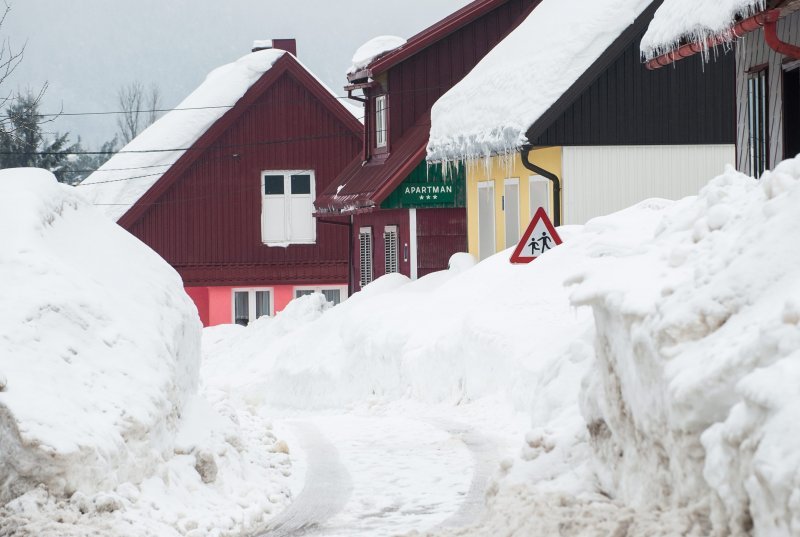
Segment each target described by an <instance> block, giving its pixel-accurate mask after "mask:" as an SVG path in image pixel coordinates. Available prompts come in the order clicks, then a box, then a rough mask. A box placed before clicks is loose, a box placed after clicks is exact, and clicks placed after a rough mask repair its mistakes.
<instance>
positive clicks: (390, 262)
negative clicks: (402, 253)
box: [383, 226, 400, 274]
mask: <svg viewBox="0 0 800 537" xmlns="http://www.w3.org/2000/svg"><path fill="white" fill-rule="evenodd" d="M383 249H384V259H385V260H386V274H394V273H395V272H400V260H399V259H398V258H397V226H386V227H385V228H384V230H383Z"/></svg>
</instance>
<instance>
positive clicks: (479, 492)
mask: <svg viewBox="0 0 800 537" xmlns="http://www.w3.org/2000/svg"><path fill="white" fill-rule="evenodd" d="M429 423H431V424H433V425H435V426H437V427H439V428H441V429H443V430H445V431H447V432H448V433H450V434H452V435H454V436H457V437H459V438H460V439H461V441H462V442H463V443H464V445H465V446H467V449H469V451H470V453H471V454H472V459H473V460H474V461H475V465H474V466H473V473H472V482H471V483H470V487H469V491H468V492H467V494H466V496H464V500H463V501H462V503H461V507H459V509H458V511H456V512H455V513H453V515H451V516H450V517H448V518H447V519H445V520H443V521H442V522H441V523H439V524H437V525H436V526H435V527H434V528H431V530H429V531H436V530H440V529H444V528H451V529H452V528H462V527H466V526H471V525H472V524H474V523H476V522H478V521H479V520H480V519H481V517H482V516H483V514H484V513H485V512H486V490H487V488H488V486H489V479H490V478H491V476H492V474H493V473H494V471H495V469H496V468H497V464H498V462H499V461H498V452H497V446H496V445H495V443H494V442H493V441H492V440H490V439H489V437H487V436H485V435H483V434H481V433H479V432H477V431H476V430H475V429H473V428H472V427H470V426H468V425H466V424H463V423H459V422H456V421H449V420H444V419H433V420H429Z"/></svg>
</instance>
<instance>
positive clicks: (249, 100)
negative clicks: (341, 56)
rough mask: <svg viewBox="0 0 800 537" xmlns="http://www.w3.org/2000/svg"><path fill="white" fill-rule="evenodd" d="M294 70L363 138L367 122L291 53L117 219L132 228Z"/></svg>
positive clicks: (278, 62) (310, 88)
mask: <svg viewBox="0 0 800 537" xmlns="http://www.w3.org/2000/svg"><path fill="white" fill-rule="evenodd" d="M287 72H289V73H291V74H292V75H294V76H295V77H296V78H297V79H298V81H300V82H302V83H303V85H304V86H305V87H306V89H308V90H309V91H310V92H311V93H312V94H313V95H314V96H316V97H317V98H318V99H319V100H320V102H321V103H322V104H323V105H325V106H326V107H327V108H328V109H329V110H330V111H331V113H333V114H334V115H335V116H336V117H337V118H339V119H340V120H341V121H342V123H343V124H344V125H345V126H346V127H347V128H348V129H349V130H350V131H351V132H352V133H353V134H354V135H355V136H356V137H357V138H358V139H359V140H363V137H364V126H363V125H362V124H361V123H360V122H359V121H358V120H357V119H356V118H355V117H354V116H353V114H351V113H350V112H348V111H347V109H346V108H345V107H344V105H343V104H342V103H341V102H340V101H339V99H337V98H336V97H335V96H334V95H332V94H331V93H330V92H329V91H328V90H327V89H326V88H325V87H324V86H323V85H322V83H321V82H320V81H319V80H317V79H316V78H315V77H314V76H313V75H312V74H311V73H309V72H308V70H307V69H306V68H305V67H304V66H303V65H302V64H301V63H300V62H299V61H297V58H295V57H294V56H292V55H291V54H289V53H286V54H284V55H283V56H281V57H280V58H279V59H278V60H277V61H276V62H275V64H274V65H273V66H272V67H271V68H270V69H269V71H267V72H265V73H264V74H263V75H262V77H261V78H260V79H259V80H258V81H257V82H256V83H255V84H253V85H252V86H250V89H248V90H247V91H246V92H245V94H244V96H242V98H241V99H239V101H237V103H236V104H235V105H234V106H233V108H231V109H230V110H228V111H227V112H225V114H224V115H223V116H222V117H221V118H219V119H218V120H217V121H216V123H214V124H213V125H211V127H209V128H208V130H206V132H205V133H203V135H202V136H200V138H198V140H197V141H196V142H195V143H194V144H192V146H191V148H189V150H187V151H186V152H184V154H183V155H181V156H180V158H179V159H178V160H177V161H176V162H175V164H173V165H172V166H170V168H169V169H168V170H167V171H166V172H164V175H162V176H161V178H160V179H159V180H158V181H156V183H155V184H153V186H151V187H150V189H149V190H148V191H147V192H145V194H144V195H143V196H142V197H141V198H139V200H138V201H137V202H136V203H135V204H134V205H133V206H132V207H131V208H130V209H128V211H127V212H126V213H125V214H123V215H122V216H121V217H120V218H119V219H118V220H117V223H118V224H119V225H120V226H121V227H123V228H126V229H129V228H130V227H131V226H133V224H135V223H136V221H137V220H139V218H141V216H142V215H143V214H144V213H145V211H146V210H147V209H148V208H149V207H150V206H151V205H152V204H153V203H155V202H156V201H158V199H159V198H160V197H161V196H162V195H164V193H165V192H166V191H167V189H169V187H170V186H172V184H173V183H174V182H175V181H177V180H178V178H179V177H180V176H181V175H182V174H183V172H185V171H186V170H187V169H188V168H189V167H190V166H191V165H192V164H193V163H194V162H195V161H196V160H197V159H198V158H200V156H202V154H203V149H204V148H207V147H209V146H211V145H212V144H213V143H214V142H215V141H216V140H217V138H219V137H220V136H222V134H224V132H225V131H226V130H227V129H228V128H229V127H230V126H231V125H233V123H234V122H235V121H236V120H237V119H239V118H240V117H241V115H242V114H243V113H244V112H245V111H246V110H247V109H248V108H249V107H250V106H251V105H252V104H253V103H254V102H255V101H256V100H258V98H259V97H261V95H262V94H263V93H264V92H265V91H267V90H268V89H269V88H270V87H271V86H272V85H273V84H274V83H275V82H276V81H277V80H278V79H279V78H280V77H281V76H283V75H284V74H285V73H287Z"/></svg>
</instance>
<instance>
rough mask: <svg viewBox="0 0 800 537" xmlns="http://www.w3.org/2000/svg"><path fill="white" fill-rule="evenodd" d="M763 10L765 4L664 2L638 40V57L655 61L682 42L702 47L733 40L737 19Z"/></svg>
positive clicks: (758, 0)
mask: <svg viewBox="0 0 800 537" xmlns="http://www.w3.org/2000/svg"><path fill="white" fill-rule="evenodd" d="M765 7H766V1H765V0H666V1H665V2H664V3H663V4H662V5H661V7H659V8H658V10H657V11H656V13H655V15H654V16H653V22H651V23H650V27H649V28H648V29H647V33H645V35H644V37H643V38H642V45H641V48H642V55H643V56H644V57H645V58H646V59H648V60H649V59H652V58H655V57H656V56H660V55H661V54H665V53H667V52H670V51H672V50H675V49H676V48H678V47H679V46H680V45H681V44H682V43H683V41H687V42H693V43H701V44H703V45H705V43H706V41H707V40H708V38H710V37H720V36H721V37H725V38H726V39H728V40H732V39H735V38H736V36H734V35H732V34H731V32H730V29H731V26H733V23H734V21H735V20H736V19H737V17H749V16H750V15H753V14H755V13H758V12H759V11H762V10H764V9H765Z"/></svg>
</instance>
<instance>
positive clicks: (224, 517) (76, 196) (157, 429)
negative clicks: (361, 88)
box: [0, 170, 290, 537]
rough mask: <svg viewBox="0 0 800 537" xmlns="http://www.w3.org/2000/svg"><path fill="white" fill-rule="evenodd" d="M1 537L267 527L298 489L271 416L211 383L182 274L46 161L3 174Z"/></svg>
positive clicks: (133, 535)
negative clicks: (203, 379) (203, 378)
mask: <svg viewBox="0 0 800 537" xmlns="http://www.w3.org/2000/svg"><path fill="white" fill-rule="evenodd" d="M0 244H3V250H2V253H0V278H2V280H3V282H4V287H3V300H2V302H0V535H18V536H25V535H31V536H37V537H66V536H73V537H82V536H85V535H89V534H92V535H105V536H109V537H112V536H119V537H123V536H124V537H151V536H152V537H155V536H158V537H173V536H179V535H187V536H190V537H200V536H219V535H222V534H223V533H224V534H237V533H247V532H251V533H255V532H256V531H258V530H259V529H262V528H263V527H264V526H265V524H266V521H267V520H268V519H269V518H270V517H271V516H272V514H274V513H275V512H277V511H278V510H280V509H281V508H282V507H283V506H284V505H285V504H286V503H288V501H289V495H290V493H289V491H288V487H287V486H286V476H287V475H289V469H290V461H289V458H288V455H287V454H286V453H284V452H283V451H285V450H284V449H283V448H281V443H280V442H279V441H278V439H277V438H276V437H275V435H274V434H273V433H272V430H271V424H270V422H269V421H268V420H266V419H265V418H264V417H262V416H260V415H259V413H257V412H251V411H250V410H249V409H247V408H235V407H233V406H232V405H231V403H230V399H229V398H228V397H227V396H226V394H223V393H221V392H220V391H218V390H216V391H215V390H205V391H204V393H203V394H202V396H198V395H197V393H196V392H197V387H198V386H197V385H198V371H199V368H200V364H199V362H200V337H201V324H200V321H199V319H198V316H197V310H196V308H195V306H194V304H193V303H192V301H191V300H190V299H189V298H188V296H187V295H186V294H185V292H184V291H183V285H182V282H181V280H180V277H179V276H178V274H177V273H176V272H175V271H174V270H173V269H172V268H171V267H170V266H169V265H167V264H166V263H165V262H164V261H163V260H162V259H161V258H160V257H159V256H158V255H157V254H155V253H154V252H153V251H151V250H150V249H149V248H147V247H146V246H145V245H143V244H142V243H141V242H139V241H138V240H137V239H136V238H134V237H133V236H131V235H130V234H128V233H126V232H125V231H124V230H122V229H121V228H119V227H118V226H116V225H115V224H113V223H112V222H111V221H109V219H108V218H106V217H105V216H104V215H103V214H102V213H100V212H99V211H97V210H96V209H94V208H93V207H91V206H90V204H89V203H88V202H86V201H85V200H84V199H83V198H82V197H81V196H80V192H79V191H76V189H74V188H72V187H66V186H63V185H59V184H57V183H56V182H55V178H54V177H53V176H52V175H51V174H49V173H48V172H44V171H41V170H5V171H2V172H0Z"/></svg>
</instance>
